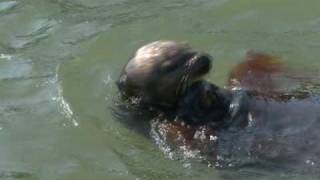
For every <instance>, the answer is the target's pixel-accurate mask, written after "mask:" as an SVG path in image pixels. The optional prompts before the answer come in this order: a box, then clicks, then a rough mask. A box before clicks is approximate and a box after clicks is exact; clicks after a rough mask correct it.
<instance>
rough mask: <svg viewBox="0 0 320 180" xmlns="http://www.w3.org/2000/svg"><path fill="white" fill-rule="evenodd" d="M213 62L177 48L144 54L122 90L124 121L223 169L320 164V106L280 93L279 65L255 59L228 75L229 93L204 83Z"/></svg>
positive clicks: (161, 44)
mask: <svg viewBox="0 0 320 180" xmlns="http://www.w3.org/2000/svg"><path fill="white" fill-rule="evenodd" d="M211 59H212V58H211V56H209V55H208V54H206V53H203V52H201V51H197V50H194V49H192V48H191V47H190V46H188V45H187V44H185V43H177V42H173V41H156V42H153V43H150V44H147V45H145V46H143V47H141V48H139V49H138V50H137V52H136V53H135V55H134V56H133V58H131V59H130V60H129V62H128V63H127V65H126V66H125V68H124V69H123V71H122V73H121V75H120V78H119V81H118V82H117V85H118V88H119V90H120V92H121V95H122V97H123V99H125V100H129V101H126V102H128V103H129V106H125V107H130V113H123V114H124V116H122V119H130V122H129V123H130V124H133V125H134V126H137V127H141V126H142V125H140V124H139V122H142V119H143V120H144V121H143V124H144V125H143V126H144V127H147V129H149V130H150V128H155V129H156V130H154V131H152V132H154V133H157V134H156V136H160V137H161V138H160V139H165V140H166V142H165V143H167V144H170V145H171V146H172V148H173V149H175V148H176V149H179V147H181V146H183V147H184V148H187V149H190V150H199V152H200V154H201V156H204V157H206V159H207V160H208V161H209V162H210V164H212V163H217V164H218V165H219V166H222V167H231V164H232V166H234V165H237V164H240V165H243V164H254V163H262V164H263V163H265V162H267V161H268V162H275V163H278V162H281V163H283V162H284V164H286V163H287V164H286V165H288V164H289V165H290V163H292V162H294V163H297V164H300V165H304V163H305V161H307V162H313V160H314V161H316V162H319V161H320V155H318V152H320V145H318V144H317V141H319V140H320V135H318V134H319V133H317V130H318V128H317V127H318V126H319V125H320V122H318V120H319V113H318V109H320V103H315V101H313V100H311V99H312V97H311V96H310V94H308V93H305V92H288V91H284V90H283V89H281V88H280V86H279V84H282V83H281V81H280V82H279V81H278V77H279V75H281V74H282V73H283V72H284V70H283V66H281V65H280V63H279V62H278V61H277V60H276V59H274V58H273V57H271V56H268V55H265V54H254V53H252V52H250V54H248V56H247V61H246V62H244V63H242V64H240V65H239V66H237V67H236V68H235V69H234V70H233V71H232V72H231V73H230V77H229V81H228V83H227V84H228V88H220V87H218V86H216V85H214V84H213V83H210V82H208V81H205V80H204V79H203V76H204V75H205V74H207V73H208V72H209V70H210V68H211V61H212V60H211ZM285 77H288V76H285ZM275 79H276V80H275ZM291 80H292V79H291ZM291 80H290V82H292V81H291ZM136 100H137V101H136ZM131 107H133V108H131ZM134 107H137V108H134ZM132 109H133V110H132ZM120 118H121V116H120ZM149 123H150V124H149ZM146 124H147V125H146ZM302 153H303V154H304V155H303V156H302V155H301V154H302ZM311 159H312V160H311ZM266 164H268V163H266ZM313 165H314V163H313ZM217 167H218V166H217Z"/></svg>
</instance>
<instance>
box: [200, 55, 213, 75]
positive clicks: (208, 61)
mask: <svg viewBox="0 0 320 180" xmlns="http://www.w3.org/2000/svg"><path fill="white" fill-rule="evenodd" d="M197 62H198V63H199V65H200V66H201V68H202V69H203V70H204V71H209V70H210V69H211V66H212V57H211V56H210V55H209V54H205V53H200V54H198V55H197Z"/></svg>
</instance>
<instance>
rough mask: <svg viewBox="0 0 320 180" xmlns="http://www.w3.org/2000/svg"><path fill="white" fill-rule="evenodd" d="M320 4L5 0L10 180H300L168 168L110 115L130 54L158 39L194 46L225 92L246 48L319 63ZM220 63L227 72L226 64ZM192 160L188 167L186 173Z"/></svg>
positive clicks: (2, 121) (0, 107)
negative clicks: (207, 57) (205, 55)
mask: <svg viewBox="0 0 320 180" xmlns="http://www.w3.org/2000/svg"><path fill="white" fill-rule="evenodd" d="M319 5H320V4H319V1H317V0H312V1H308V2H302V1H298V0H294V1H292V0H284V1H281V2H280V1H276V0H263V1H255V2H252V1H249V0H240V1H232V0H213V1H212V0H201V1H198V0H183V1H182V0H173V1H167V0H166V1H142V0H139V1H128V0H110V1H104V0H72V1H71V0H23V1H22V0H16V1H10V0H1V1H0V160H1V161H0V177H1V178H3V179H106V178H107V179H172V178H176V179H185V178H188V179H209V178H210V179H232V178H233V177H237V178H238V179H272V178H277V179H279V178H282V179H301V178H307V179H308V178H312V176H311V177H308V176H306V175H293V174H290V173H289V174H288V173H285V172H281V171H280V172H265V171H264V170H253V169H242V170H239V171H231V172H229V171H227V172H226V171H216V170H215V169H213V168H208V167H207V165H204V164H202V163H198V162H194V163H189V164H188V162H186V163H180V162H179V161H172V160H169V159H168V158H167V157H166V156H164V155H163V153H162V152H161V151H160V150H159V148H158V147H157V146H155V145H154V144H153V142H152V141H151V140H150V139H148V138H146V137H145V136H141V135H140V134H138V133H136V132H135V131H132V129H130V128H127V127H124V126H123V125H122V124H121V123H119V122H117V121H116V120H115V119H114V118H112V115H111V113H110V110H109V107H110V106H111V104H112V102H114V98H115V96H117V90H116V88H115V86H114V84H113V82H114V81H115V79H116V78H117V77H118V75H119V72H120V70H121V68H122V66H123V65H124V63H125V62H126V61H127V59H128V57H130V55H131V53H132V52H133V51H134V49H136V48H137V47H139V46H140V45H142V44H145V43H146V42H149V41H152V40H156V39H174V40H183V41H188V42H190V43H191V44H192V45H193V46H194V47H197V48H199V49H203V50H204V51H208V52H209V53H211V54H212V55H213V56H214V57H215V59H216V61H215V65H214V69H215V70H214V71H215V72H214V73H213V74H211V75H210V77H208V78H209V79H210V81H213V82H216V83H217V84H219V85H222V84H223V83H224V81H225V77H226V74H227V72H228V70H230V69H231V68H232V66H233V65H234V64H236V63H237V62H239V60H241V59H242V58H243V54H244V53H245V51H246V50H248V49H255V50H261V51H265V52H270V53H274V54H276V55H279V56H281V57H282V59H283V60H284V61H285V62H287V63H288V64H290V65H292V66H293V67H299V66H300V67H309V68H314V69H317V68H318V67H320V64H319V61H318V56H319V53H318V48H319V38H320V36H319V33H320V31H319V27H320V20H319V12H320V11H319V7H320V6H319ZM216 67H217V68H216ZM186 164H187V165H186Z"/></svg>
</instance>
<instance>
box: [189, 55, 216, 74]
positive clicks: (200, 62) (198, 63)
mask: <svg viewBox="0 0 320 180" xmlns="http://www.w3.org/2000/svg"><path fill="white" fill-rule="evenodd" d="M212 59H213V58H212V57H211V56H210V55H209V54H205V53H198V54H196V55H195V56H194V57H193V58H191V59H190V60H189V62H188V63H189V64H192V66H193V68H192V71H191V73H192V75H193V76H202V75H205V74H207V73H208V72H209V71H210V69H211V67H212Z"/></svg>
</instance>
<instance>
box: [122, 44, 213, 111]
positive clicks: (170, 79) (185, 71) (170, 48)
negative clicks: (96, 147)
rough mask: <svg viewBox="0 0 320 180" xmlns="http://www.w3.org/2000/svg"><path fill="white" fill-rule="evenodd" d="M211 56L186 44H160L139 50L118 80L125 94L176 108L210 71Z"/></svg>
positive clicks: (145, 101) (149, 45)
mask: <svg viewBox="0 0 320 180" xmlns="http://www.w3.org/2000/svg"><path fill="white" fill-rule="evenodd" d="M210 68H211V57H210V56H209V55H208V54H205V53H202V52H200V51H196V50H194V49H192V48H191V47H190V46H189V45H188V44H186V43H178V42H174V41H156V42H152V43H149V44H147V45H145V46H142V47H141V48H139V49H138V50H137V51H136V53H135V55H134V56H133V58H131V59H130V60H129V62H128V63H127V65H126V66H125V68H124V69H123V72H122V74H121V75H120V78H119V81H118V83H117V84H118V87H119V89H120V91H121V92H122V94H123V95H124V96H126V97H128V98H131V97H137V98H139V99H140V100H141V101H142V102H144V103H148V104H154V105H161V106H173V105H175V103H176V102H177V99H178V98H179V96H180V95H181V94H183V93H184V91H185V90H186V88H187V87H189V86H190V85H191V84H192V83H194V82H195V81H197V80H201V79H202V77H203V76H204V75H205V74H207V73H208V72H209V70H210Z"/></svg>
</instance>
